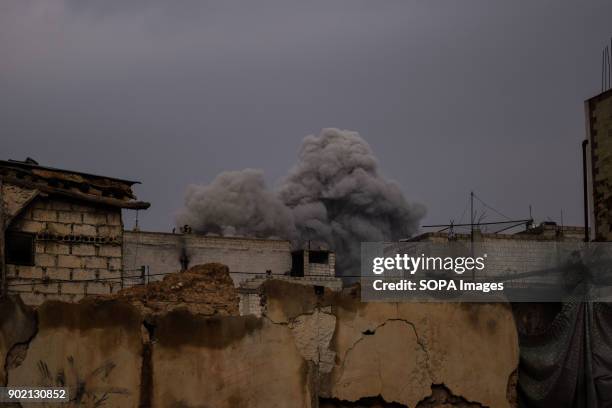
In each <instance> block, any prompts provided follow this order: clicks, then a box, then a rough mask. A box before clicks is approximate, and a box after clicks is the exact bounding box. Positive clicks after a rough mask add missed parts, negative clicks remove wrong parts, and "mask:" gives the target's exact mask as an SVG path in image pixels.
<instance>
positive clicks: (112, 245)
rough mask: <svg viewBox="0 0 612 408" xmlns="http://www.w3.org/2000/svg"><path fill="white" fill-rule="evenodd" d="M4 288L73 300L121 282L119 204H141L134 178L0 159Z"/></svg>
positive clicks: (36, 297)
mask: <svg viewBox="0 0 612 408" xmlns="http://www.w3.org/2000/svg"><path fill="white" fill-rule="evenodd" d="M0 183H1V190H0V191H1V201H0V202H1V204H2V205H1V206H0V227H1V231H0V244H1V245H0V248H2V250H4V254H3V256H2V257H0V262H1V264H0V266H1V271H2V290H3V293H18V294H19V295H20V296H21V297H22V299H23V300H24V302H26V303H29V304H40V303H42V302H44V301H45V300H47V299H57V300H65V301H77V300H79V299H80V298H82V297H83V296H86V295H90V294H110V293H113V292H115V291H117V290H118V289H119V288H120V287H121V284H122V275H123V267H122V259H123V257H122V253H123V250H122V242H123V223H122V219H121V210H122V209H124V208H129V209H146V208H148V207H149V203H146V202H142V201H138V200H137V199H136V197H135V195H134V193H133V191H132V186H133V185H134V184H136V183H137V182H135V181H129V180H121V179H117V178H112V177H105V176H98V175H93V174H86V173H81V172H77V171H68V170H62V169H56V168H50V167H44V166H40V165H39V164H38V163H37V162H36V161H34V160H32V159H28V160H25V161H15V160H9V161H0Z"/></svg>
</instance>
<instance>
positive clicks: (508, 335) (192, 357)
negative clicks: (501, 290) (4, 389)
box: [0, 280, 518, 408]
mask: <svg viewBox="0 0 612 408" xmlns="http://www.w3.org/2000/svg"><path fill="white" fill-rule="evenodd" d="M263 292H264V301H265V303H264V307H263V310H262V313H263V315H262V317H261V318H257V317H255V316H203V315H195V314H193V313H192V312H189V311H187V310H174V311H172V312H170V313H168V314H165V315H156V316H142V315H140V314H139V312H138V311H137V309H135V308H133V307H132V306H131V305H128V304H125V303H122V302H120V301H118V300H107V301H103V302H98V303H93V301H88V302H89V303H80V304H71V305H68V304H64V303H59V302H52V303H45V304H44V305H43V306H41V307H40V308H39V309H38V312H37V313H38V324H37V334H36V335H35V336H34V337H33V338H32V339H31V340H29V341H28V342H27V343H26V347H25V352H24V353H22V354H23V357H22V359H21V362H20V363H19V364H12V365H10V366H9V370H8V382H9V384H12V385H44V384H47V383H48V382H47V383H45V382H44V381H48V380H49V378H51V379H55V381H56V383H57V379H58V378H66V379H67V380H66V383H67V385H70V384H75V383H78V382H75V379H76V378H77V376H76V375H73V374H72V373H75V372H76V373H79V375H80V377H79V378H81V379H83V378H84V379H86V381H85V382H86V384H87V387H85V388H86V389H88V390H94V389H99V390H106V391H107V392H109V397H107V398H111V399H112V402H108V401H102V404H101V405H100V406H101V407H104V406H109V407H110V406H112V407H132V406H138V404H140V405H141V406H151V407H185V408H188V407H209V406H210V407H231V408H233V407H243V406H249V407H266V408H267V407H289V406H290V407H313V408H315V407H317V406H319V404H321V406H326V407H329V406H338V407H340V406H342V407H355V406H389V407H390V406H394V407H410V408H414V407H451V406H458V407H459V406H461V407H478V406H489V407H495V408H497V407H508V406H510V403H509V400H508V398H509V397H508V384H509V382H510V381H512V378H514V377H513V376H512V373H513V372H514V370H515V369H516V367H517V364H518V347H517V335H516V330H515V325H514V321H513V318H512V313H511V311H510V308H509V307H507V306H506V305H503V304H473V305H462V304H451V303H448V304H412V303H403V304H395V303H361V302H360V299H359V290H358V287H353V288H351V289H349V290H344V291H343V292H342V293H339V292H333V291H330V290H325V291H324V292H323V293H321V292H320V291H319V292H318V294H317V293H315V291H314V288H313V287H308V286H305V285H299V284H291V283H289V282H284V281H274V280H270V281H268V282H266V283H265V284H264V285H263ZM3 330H4V329H3ZM0 345H1V343H0ZM3 347H4V348H6V346H3ZM0 351H2V349H0ZM5 353H6V352H5ZM9 354H10V353H9ZM41 361H42V362H45V365H43V366H42V367H47V368H45V369H44V370H41V364H40V362H41ZM46 372H48V373H49V375H47V374H45V373H46ZM41 373H42V374H41ZM60 373H63V377H62V376H60V375H59V374H60ZM43 374H44V375H43ZM45 379H46V380H45ZM33 382H34V384H33ZM94 386H95V387H96V388H92V387H94ZM102 395H104V394H103V393H102V394H100V393H96V392H93V393H91V394H90V400H96V399H97V400H99V399H100V398H101V396H102ZM376 404H378V405H376ZM393 404H394V405H393Z"/></svg>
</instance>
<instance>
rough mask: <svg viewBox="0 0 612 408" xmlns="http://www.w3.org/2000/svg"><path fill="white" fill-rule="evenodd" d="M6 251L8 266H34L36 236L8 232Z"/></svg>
mask: <svg viewBox="0 0 612 408" xmlns="http://www.w3.org/2000/svg"><path fill="white" fill-rule="evenodd" d="M4 249H5V254H6V255H5V256H6V263H7V264H12V265H26V266H33V265H34V234H28V233H25V232H11V231H8V232H7V233H6V236H5V247H4Z"/></svg>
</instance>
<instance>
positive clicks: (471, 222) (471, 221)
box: [470, 191, 474, 246]
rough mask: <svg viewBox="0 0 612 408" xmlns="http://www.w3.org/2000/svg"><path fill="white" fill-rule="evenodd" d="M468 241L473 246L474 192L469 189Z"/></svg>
mask: <svg viewBox="0 0 612 408" xmlns="http://www.w3.org/2000/svg"><path fill="white" fill-rule="evenodd" d="M470 242H471V243H472V246H474V192H473V191H470Z"/></svg>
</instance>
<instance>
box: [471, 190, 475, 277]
mask: <svg viewBox="0 0 612 408" xmlns="http://www.w3.org/2000/svg"><path fill="white" fill-rule="evenodd" d="M470 255H471V256H472V258H474V191H470ZM472 280H473V281H475V280H476V271H474V270H473V271H472Z"/></svg>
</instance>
